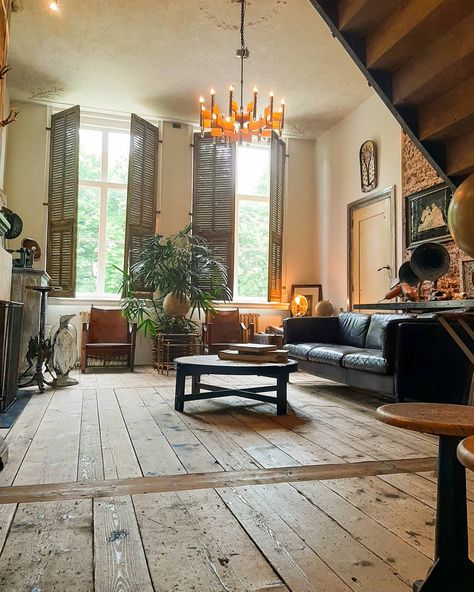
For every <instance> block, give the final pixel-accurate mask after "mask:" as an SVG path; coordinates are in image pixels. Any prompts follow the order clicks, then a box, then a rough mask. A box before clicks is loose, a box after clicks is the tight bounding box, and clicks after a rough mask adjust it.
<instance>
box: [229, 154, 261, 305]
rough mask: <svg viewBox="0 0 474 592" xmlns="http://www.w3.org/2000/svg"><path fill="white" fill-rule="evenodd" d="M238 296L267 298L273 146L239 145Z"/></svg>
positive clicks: (236, 261) (235, 263) (237, 210)
mask: <svg viewBox="0 0 474 592" xmlns="http://www.w3.org/2000/svg"><path fill="white" fill-rule="evenodd" d="M235 199H236V216H235V222H236V226H235V254H234V266H235V274H234V298H235V299H237V300H238V299H242V298H250V299H253V300H260V299H261V300H267V294H268V240H269V216H270V147H269V146H246V145H242V146H237V175H236V192H235Z"/></svg>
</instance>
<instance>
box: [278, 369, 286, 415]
mask: <svg viewBox="0 0 474 592" xmlns="http://www.w3.org/2000/svg"><path fill="white" fill-rule="evenodd" d="M287 384H288V375H287V374H282V375H280V376H278V377H277V415H286V411H287V409H286V391H287Z"/></svg>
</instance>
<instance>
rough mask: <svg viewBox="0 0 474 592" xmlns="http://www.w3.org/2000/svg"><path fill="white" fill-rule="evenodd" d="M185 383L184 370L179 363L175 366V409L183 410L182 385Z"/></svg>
mask: <svg viewBox="0 0 474 592" xmlns="http://www.w3.org/2000/svg"><path fill="white" fill-rule="evenodd" d="M185 384H186V372H185V370H184V368H181V367H180V366H179V365H178V367H177V368H176V387H175V393H174V408H175V410H176V411H184V387H185Z"/></svg>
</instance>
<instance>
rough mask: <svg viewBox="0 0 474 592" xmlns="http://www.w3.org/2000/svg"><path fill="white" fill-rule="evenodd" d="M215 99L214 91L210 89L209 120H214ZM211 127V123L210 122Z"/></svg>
mask: <svg viewBox="0 0 474 592" xmlns="http://www.w3.org/2000/svg"><path fill="white" fill-rule="evenodd" d="M215 97H216V91H215V90H214V89H213V88H211V120H213V119H214V99H215ZM211 125H212V121H211Z"/></svg>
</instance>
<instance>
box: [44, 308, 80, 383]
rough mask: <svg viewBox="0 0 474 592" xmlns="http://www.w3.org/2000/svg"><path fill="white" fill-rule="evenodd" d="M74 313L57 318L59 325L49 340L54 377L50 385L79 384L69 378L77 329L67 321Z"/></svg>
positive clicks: (74, 362)
mask: <svg viewBox="0 0 474 592" xmlns="http://www.w3.org/2000/svg"><path fill="white" fill-rule="evenodd" d="M75 316H76V315H75V314H69V315H63V316H62V317H61V318H60V319H59V327H58V329H57V330H56V332H55V334H54V336H53V338H52V340H51V359H50V364H51V366H52V367H53V370H54V373H55V374H56V378H55V379H54V380H53V383H52V386H54V387H62V386H71V385H73V384H79V382H78V381H77V380H75V379H74V378H69V372H70V371H71V370H72V369H73V368H74V367H75V365H76V362H77V331H76V327H74V325H72V324H71V323H70V322H69V321H70V320H71V319H72V318H73V317H75Z"/></svg>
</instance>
